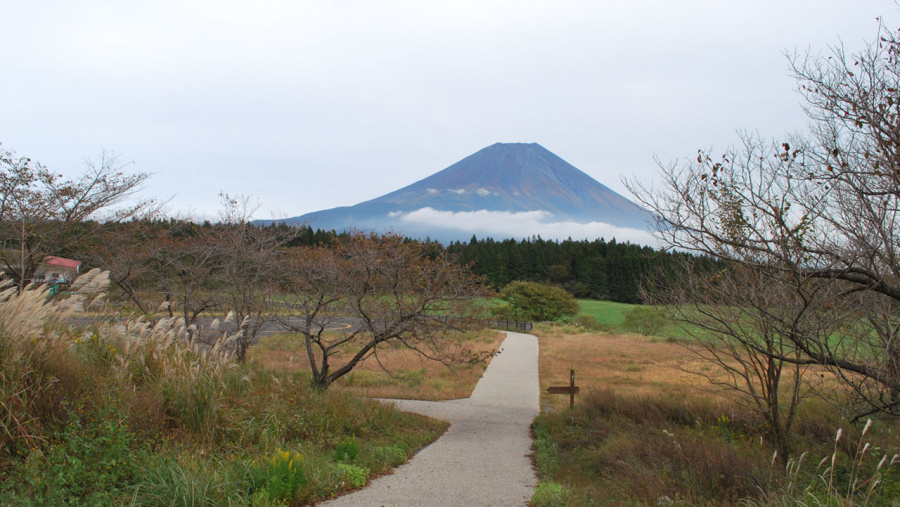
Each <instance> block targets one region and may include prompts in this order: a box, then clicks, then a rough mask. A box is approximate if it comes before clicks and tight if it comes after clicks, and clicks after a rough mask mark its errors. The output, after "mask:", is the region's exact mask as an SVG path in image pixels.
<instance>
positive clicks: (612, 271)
mask: <svg viewBox="0 0 900 507" xmlns="http://www.w3.org/2000/svg"><path fill="white" fill-rule="evenodd" d="M141 225H142V227H136V229H141V230H142V231H143V232H142V234H147V227H148V225H149V226H150V229H156V232H157V233H163V231H165V232H164V233H163V234H168V235H175V236H179V235H193V234H196V233H200V232H201V231H202V230H204V229H207V230H208V229H210V228H211V229H215V228H216V227H218V226H217V225H215V224H211V223H209V222H205V223H203V224H193V223H188V222H176V221H174V220H162V221H160V222H157V223H156V224H155V226H154V225H150V224H147V223H143V224H141ZM130 227H134V223H128V222H126V223H122V224H118V225H117V226H115V228H116V229H119V230H120V231H121V229H128V228H130ZM263 228H264V229H269V230H270V231H271V232H276V233H277V234H279V235H281V236H283V237H284V238H285V241H284V242H282V243H281V244H282V246H283V247H286V248H292V247H310V246H319V245H328V244H329V243H331V242H332V241H334V240H335V238H337V237H339V236H341V235H343V234H346V233H342V234H338V233H336V232H334V231H326V230H322V229H313V228H311V227H309V226H303V227H300V228H299V229H294V228H292V227H290V226H287V225H284V224H278V225H268V226H263ZM77 229H78V227H75V228H74V230H73V231H72V233H74V234H77V233H78V232H77ZM149 236H150V237H147V239H148V240H150V241H154V240H157V239H158V238H159V236H157V235H156V234H150V235H149ZM153 236H155V237H153ZM431 244H432V246H433V248H435V249H438V250H446V251H447V252H449V253H451V254H453V255H456V256H458V258H459V262H461V263H464V264H468V265H471V266H472V269H473V271H474V272H475V273H476V274H479V275H481V276H484V277H485V278H486V279H487V281H488V282H489V283H490V284H491V285H492V286H494V287H495V288H497V289H500V288H502V287H504V286H505V285H506V284H508V283H509V282H512V281H515V280H527V281H537V282H545V283H551V284H555V285H560V286H562V287H563V288H565V289H566V290H567V291H569V292H570V293H572V294H573V295H574V296H576V297H579V298H595V299H606V300H611V301H618V302H622V303H639V302H640V297H639V284H640V280H641V277H642V276H643V275H645V274H648V273H650V272H651V271H658V270H668V269H669V268H670V267H672V265H673V263H674V262H675V260H676V259H677V258H678V257H679V256H683V255H686V254H680V253H669V252H664V251H660V250H656V249H653V248H651V247H647V246H641V245H636V244H631V243H627V242H626V243H619V242H617V241H616V240H615V239H611V240H609V241H606V240H605V239H602V238H601V239H595V240H591V241H588V240H573V239H567V240H564V241H555V240H545V239H542V238H540V237H539V236H535V237H532V238H527V239H522V240H514V239H506V240H499V241H498V240H494V239H491V238H485V239H478V238H476V237H475V236H473V237H472V239H471V240H469V241H468V242H453V243H451V244H449V245H446V246H443V245H441V244H439V243H437V242H431ZM81 246H82V247H83V246H84V243H82V244H81ZM95 246H96V247H99V248H103V247H102V246H101V245H97V244H96V243H95ZM78 250H80V248H79V249H78ZM60 254H61V255H63V256H71V257H73V258H78V259H81V260H87V261H88V262H89V263H90V259H91V258H92V257H93V256H92V255H91V253H90V252H85V251H76V250H71V251H63V252H60Z"/></svg>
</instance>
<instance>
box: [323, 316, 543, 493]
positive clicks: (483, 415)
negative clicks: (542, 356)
mask: <svg viewBox="0 0 900 507" xmlns="http://www.w3.org/2000/svg"><path fill="white" fill-rule="evenodd" d="M538 399H539V388H538V340H537V338H536V337H535V336H532V335H527V334H520V333H511V332H509V333H507V337H506V339H505V340H504V341H503V344H502V345H501V347H500V352H499V353H498V354H497V355H496V356H494V358H493V360H491V364H490V365H489V366H488V368H487V370H485V372H484V376H482V378H481V380H480V381H479V382H478V385H476V386H475V390H474V391H473V392H472V396H471V397H470V398H468V399H465V400H454V401H443V402H435V401H413V400H390V401H391V402H392V403H395V404H396V406H397V408H399V409H400V410H404V411H408V412H416V413H419V414H424V415H427V416H431V417H435V418H438V419H444V420H447V421H450V423H451V426H450V429H449V430H447V432H446V433H445V434H444V435H443V436H441V438H439V439H438V440H437V441H436V442H434V443H433V444H431V445H430V446H428V447H426V448H425V449H423V450H422V451H420V452H419V453H418V454H416V455H415V456H414V457H413V459H411V460H410V461H409V462H407V463H406V464H404V465H401V466H400V467H398V468H397V470H395V471H394V473H393V474H391V475H385V476H382V477H379V478H378V479H375V480H373V481H372V482H371V483H370V484H369V486H367V487H366V488H364V489H362V490H359V491H356V492H354V493H352V494H349V495H346V496H343V497H340V498H337V499H335V500H331V501H328V502H325V503H323V504H320V505H323V506H328V507H357V506H358V507H372V506H375V507H378V506H385V507H429V506H434V507H462V506H465V507H476V506H492V507H499V506H513V505H515V506H520V505H524V504H525V503H526V502H527V501H528V500H529V499H530V498H531V494H532V492H533V490H534V485H535V484H536V483H537V477H536V476H535V474H534V470H533V469H532V466H531V459H530V458H529V457H528V454H529V453H530V452H531V436H530V433H529V427H530V425H531V421H532V420H533V419H534V417H535V416H536V415H537V414H538V410H539V401H538Z"/></svg>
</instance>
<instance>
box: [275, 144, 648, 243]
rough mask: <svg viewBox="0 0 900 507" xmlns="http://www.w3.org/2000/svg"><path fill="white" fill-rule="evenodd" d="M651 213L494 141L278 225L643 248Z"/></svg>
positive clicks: (546, 158) (537, 150)
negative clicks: (347, 202)
mask: <svg viewBox="0 0 900 507" xmlns="http://www.w3.org/2000/svg"><path fill="white" fill-rule="evenodd" d="M651 220H652V215H651V214H650V213H649V212H647V211H646V210H644V209H643V208H641V207H640V206H638V205H636V204H634V203H633V202H631V201H629V200H628V199H626V198H625V197H623V196H621V195H619V194H618V193H616V192H614V191H613V190H611V189H610V188H608V187H606V186H605V185H603V184H602V183H600V182H598V181H596V180H595V179H593V178H591V177H590V176H588V175H587V174H585V173H584V172H582V171H580V170H579V169H577V168H575V167H574V166H572V165H571V164H569V163H568V162H566V161H565V160H563V159H562V158H560V157H558V156H557V155H555V154H553V153H552V152H550V151H549V150H547V149H546V148H544V147H543V146H541V145H539V144H537V143H497V144H494V145H491V146H488V147H487V148H484V149H482V150H480V151H478V152H477V153H474V154H472V155H470V156H468V157H466V158H464V159H462V160H460V161H459V162H457V163H455V164H453V165H451V166H450V167H448V168H446V169H444V170H442V171H439V172H437V173H435V174H432V175H431V176H428V177H427V178H424V179H422V180H419V181H417V182H415V183H413V184H412V185H409V186H406V187H403V188H401V189H399V190H396V191H394V192H391V193H389V194H385V195H383V196H381V197H378V198H375V199H372V200H370V201H365V202H361V203H359V204H356V205H354V206H345V207H339V208H332V209H327V210H322V211H317V212H313V213H307V214H305V215H301V216H298V217H293V218H288V219H286V220H285V222H287V223H289V224H294V225H309V226H311V227H313V228H315V229H326V230H331V229H334V230H336V231H338V232H342V231H346V230H362V231H375V232H382V233H383V232H395V233H398V234H403V235H405V236H409V237H415V238H425V237H429V238H431V239H436V240H439V241H442V242H450V241H457V240H459V241H465V240H468V239H469V238H470V237H471V236H472V235H477V236H478V237H482V238H483V237H492V238H494V239H505V238H515V239H521V238H525V237H531V236H535V235H540V236H541V237H543V238H544V239H565V238H568V237H571V238H573V239H596V238H599V237H605V238H607V239H611V238H616V239H617V240H620V241H626V240H627V241H632V242H636V243H643V244H649V243H650V242H651V240H650V236H649V234H648V233H647V226H648V224H649V223H650V222H651Z"/></svg>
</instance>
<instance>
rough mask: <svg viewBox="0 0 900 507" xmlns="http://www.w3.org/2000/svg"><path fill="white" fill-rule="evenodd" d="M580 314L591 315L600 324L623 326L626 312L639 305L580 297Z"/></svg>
mask: <svg viewBox="0 0 900 507" xmlns="http://www.w3.org/2000/svg"><path fill="white" fill-rule="evenodd" d="M578 306H580V307H581V310H580V311H579V312H578V313H579V315H590V316H592V317H594V318H595V319H597V322H599V323H600V324H605V325H608V326H621V325H622V324H623V323H624V322H625V313H626V312H627V311H628V310H631V309H632V308H634V307H635V306H637V305H630V304H627V303H616V302H614V301H597V300H596V299H579V300H578Z"/></svg>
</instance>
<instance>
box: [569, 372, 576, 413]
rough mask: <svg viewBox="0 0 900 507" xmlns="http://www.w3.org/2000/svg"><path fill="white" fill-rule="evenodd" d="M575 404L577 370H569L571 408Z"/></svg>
mask: <svg viewBox="0 0 900 507" xmlns="http://www.w3.org/2000/svg"><path fill="white" fill-rule="evenodd" d="M574 406H575V370H569V408H572V407H574Z"/></svg>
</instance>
